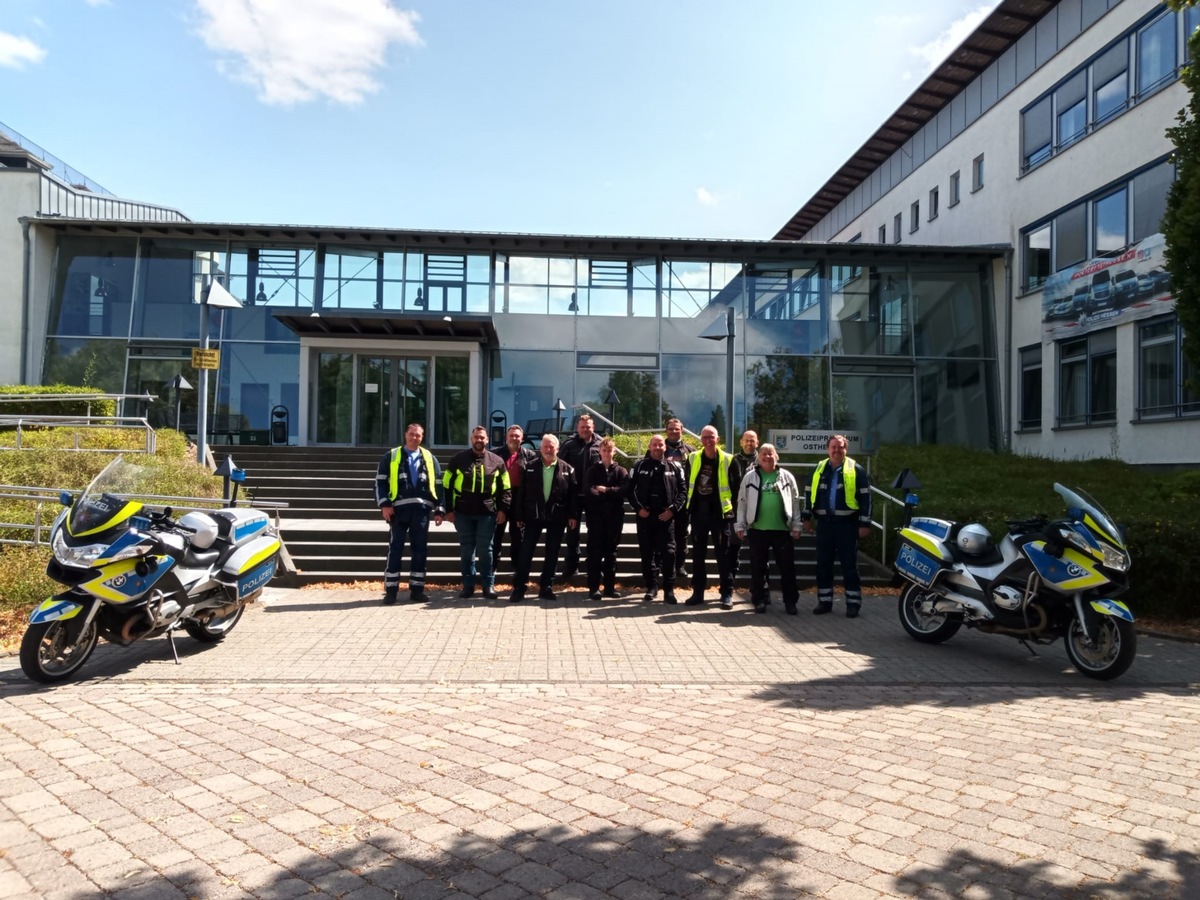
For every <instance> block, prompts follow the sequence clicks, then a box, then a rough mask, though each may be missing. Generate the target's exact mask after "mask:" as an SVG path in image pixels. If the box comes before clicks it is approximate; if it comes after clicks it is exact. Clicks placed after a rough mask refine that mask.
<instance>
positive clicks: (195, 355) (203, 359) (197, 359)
mask: <svg viewBox="0 0 1200 900" xmlns="http://www.w3.org/2000/svg"><path fill="white" fill-rule="evenodd" d="M192 368H193V369H219V368H221V351H220V350H213V349H208V350H201V349H199V348H198V347H197V348H193V349H192Z"/></svg>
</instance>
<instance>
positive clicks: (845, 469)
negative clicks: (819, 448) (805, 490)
mask: <svg viewBox="0 0 1200 900" xmlns="http://www.w3.org/2000/svg"><path fill="white" fill-rule="evenodd" d="M828 462H829V460H828V459H823V460H821V462H820V463H818V464H817V467H816V469H814V470H813V477H812V487H811V488H810V492H809V500H808V506H809V508H810V509H816V506H817V486H818V485H819V484H820V483H821V473H822V472H824V471H825V464H826V463H828ZM842 484H843V485H844V487H845V494H846V507H847V509H858V492H857V491H856V490H855V488H856V487H857V486H858V475H857V470H856V469H855V463H854V460H852V459H851V458H850V457H848V456H847V457H846V461H845V462H844V463H842Z"/></svg>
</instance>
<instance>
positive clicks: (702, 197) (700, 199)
mask: <svg viewBox="0 0 1200 900" xmlns="http://www.w3.org/2000/svg"><path fill="white" fill-rule="evenodd" d="M696 202H697V203H699V204H700V205H701V206H716V205H717V203H718V202H720V201H719V200H718V198H717V195H716V194H714V193H713V192H712V191H710V190H709V189H708V188H703V187H698V188H696Z"/></svg>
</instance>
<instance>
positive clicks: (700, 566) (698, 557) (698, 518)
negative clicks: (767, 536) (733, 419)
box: [685, 425, 735, 609]
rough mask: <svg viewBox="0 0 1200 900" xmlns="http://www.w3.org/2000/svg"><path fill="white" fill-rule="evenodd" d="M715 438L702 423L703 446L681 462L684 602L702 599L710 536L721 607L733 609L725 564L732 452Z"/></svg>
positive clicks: (711, 429)
mask: <svg viewBox="0 0 1200 900" xmlns="http://www.w3.org/2000/svg"><path fill="white" fill-rule="evenodd" d="M717 440H718V435H717V429H716V428H714V427H713V426H711V425H705V426H704V427H703V428H702V429H700V444H701V445H702V447H703V449H702V450H701V451H700V452H699V453H693V454H691V455H690V456H689V457H688V460H687V463H686V464H685V466H686V468H685V471H686V473H687V511H688V518H689V520H690V523H691V529H692V596H690V597H688V599H687V600H686V601H685V602H686V603H687V604H689V605H691V606H696V605H698V604H701V603H703V602H704V591H705V590H706V589H707V587H708V567H707V565H705V556H706V555H707V553H708V544H709V538H710V536H711V539H712V544H713V550H714V551H715V552H716V557H717V577H718V579H719V584H720V588H721V609H733V574H732V573H731V571H730V567H729V537H730V534H731V533H732V532H733V520H734V518H735V513H734V508H733V488H732V487H731V485H730V481H729V479H730V472H729V470H730V467H731V466H732V465H733V454H731V453H726V452H725V451H724V450H721V449H720V448H719V447H718V446H717Z"/></svg>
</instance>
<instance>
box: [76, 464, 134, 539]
mask: <svg viewBox="0 0 1200 900" xmlns="http://www.w3.org/2000/svg"><path fill="white" fill-rule="evenodd" d="M145 484H146V468H145V466H138V465H134V464H133V463H131V462H126V461H125V458H124V457H121V456H118V457H117V458H116V459H114V460H113V461H112V462H110V463H109V464H108V465H107V466H105V467H104V469H103V470H102V471H101V472H100V474H99V475H97V476H96V477H95V478H93V479H92V483H91V484H89V485H88V486H87V488H86V489H85V490H84V492H83V493H82V494H81V495H80V497H79V499H78V500H76V501H75V504H74V506H72V507H71V515H70V518H69V519H68V520H67V529H68V530H69V531H70V533H71V534H73V535H75V536H77V537H78V536H80V535H84V534H88V533H89V532H94V531H103V530H104V529H106V528H111V527H112V526H114V525H117V524H118V523H120V522H123V521H125V520H126V519H128V518H129V517H130V516H132V515H133V514H134V513H136V512H137V511H138V510H140V509H141V508H142V504H141V503H140V502H138V501H136V500H130V499H128V498H127V497H123V496H119V495H121V494H125V495H128V494H138V493H144V492H145V491H144V489H143V487H144V485H145Z"/></svg>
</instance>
